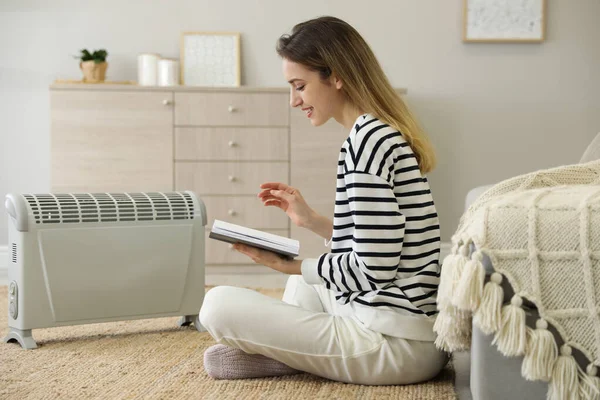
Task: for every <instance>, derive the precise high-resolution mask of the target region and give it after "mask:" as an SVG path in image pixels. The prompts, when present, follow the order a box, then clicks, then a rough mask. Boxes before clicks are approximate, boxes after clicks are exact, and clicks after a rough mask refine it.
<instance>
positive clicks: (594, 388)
mask: <svg viewBox="0 0 600 400" xmlns="http://www.w3.org/2000/svg"><path fill="white" fill-rule="evenodd" d="M579 373H580V377H579V380H580V382H579V397H580V398H581V399H585V400H600V378H598V369H597V368H596V366H594V364H590V365H588V366H587V368H586V373H583V372H582V371H581V370H579Z"/></svg>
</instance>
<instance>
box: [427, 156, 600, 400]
mask: <svg viewBox="0 0 600 400" xmlns="http://www.w3.org/2000/svg"><path fill="white" fill-rule="evenodd" d="M452 243H453V249H452V254H450V255H449V256H448V257H446V259H445V260H444V262H443V265H442V272H441V280H440V288H439V293H438V300H437V301H438V309H439V310H440V314H439V316H438V318H437V320H436V323H435V326H434V330H435V331H436V333H437V335H438V337H437V340H436V345H437V346H438V347H440V348H442V349H444V350H446V351H455V350H463V349H467V348H469V346H470V341H471V326H472V325H471V323H472V322H474V323H475V324H476V325H477V326H478V327H479V328H480V329H481V330H482V331H483V332H484V333H486V334H492V333H493V334H495V337H494V341H493V343H494V344H496V345H497V347H498V350H499V351H501V352H502V353H503V354H504V355H505V356H509V357H513V356H524V360H523V364H522V371H521V372H522V375H523V376H524V377H525V378H526V379H529V380H544V381H548V382H549V390H548V398H550V399H580V398H581V399H600V378H598V376H597V368H596V366H599V365H600V317H599V313H598V311H599V307H600V161H598V160H597V161H593V162H590V163H587V164H578V165H570V166H564V167H559V168H554V169H549V170H543V171H537V172H534V173H530V174H526V175H522V176H518V177H515V178H511V179H508V180H506V181H504V182H501V183H499V184H497V185H495V186H494V187H492V188H491V189H489V190H488V191H486V192H485V193H484V194H483V195H482V196H481V197H480V198H479V199H477V201H476V202H475V203H474V204H473V205H472V206H471V207H470V208H469V209H468V210H467V211H466V212H465V214H464V215H463V217H462V218H461V221H460V224H459V227H458V229H457V231H456V233H455V234H454V236H453V237H452ZM484 255H486V256H488V257H489V258H490V260H491V263H492V266H493V268H494V271H495V272H494V273H493V274H492V276H491V279H490V280H489V281H488V282H487V283H485V279H486V278H485V270H484V267H483V265H482V263H481V261H482V259H483V256H484ZM503 279H508V282H509V283H510V285H511V287H512V289H513V290H514V292H515V295H514V296H513V298H512V299H511V301H510V304H506V305H503V304H502V303H503V297H504V293H503V289H502V287H501V286H500V284H501V283H502V280H503ZM484 283H485V286H484ZM523 298H525V299H527V300H529V301H530V302H531V303H533V304H534V305H535V306H536V307H537V309H538V312H539V315H540V319H539V320H538V321H537V323H536V327H535V328H531V327H528V326H527V325H526V321H525V317H526V312H525V310H524V309H523ZM472 317H473V318H472ZM548 325H552V326H554V327H555V328H556V330H557V331H558V332H559V334H560V336H561V338H562V340H563V341H564V343H565V344H564V345H562V346H561V348H560V351H559V349H558V347H557V344H556V340H555V338H554V336H553V335H552V333H551V332H550V331H549V330H548V329H547V328H548ZM572 347H573V348H576V349H578V350H579V351H581V352H582V353H583V354H584V355H585V357H586V358H587V359H588V361H589V365H588V366H587V368H586V371H583V370H582V368H581V367H579V365H578V364H577V362H576V361H575V359H574V357H573V356H572V354H571V350H572Z"/></svg>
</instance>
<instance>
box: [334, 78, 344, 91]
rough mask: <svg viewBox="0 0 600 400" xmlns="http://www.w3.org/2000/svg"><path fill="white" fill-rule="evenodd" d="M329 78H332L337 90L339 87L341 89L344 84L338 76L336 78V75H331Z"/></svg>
mask: <svg viewBox="0 0 600 400" xmlns="http://www.w3.org/2000/svg"><path fill="white" fill-rule="evenodd" d="M331 79H332V80H333V84H334V85H335V88H336V89H338V90H339V89H341V88H342V87H343V86H344V84H343V82H342V80H341V79H340V78H338V77H337V76H335V75H332V76H331Z"/></svg>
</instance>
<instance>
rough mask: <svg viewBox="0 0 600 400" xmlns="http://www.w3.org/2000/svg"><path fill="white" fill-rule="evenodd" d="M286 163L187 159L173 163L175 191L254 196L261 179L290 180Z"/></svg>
mask: <svg viewBox="0 0 600 400" xmlns="http://www.w3.org/2000/svg"><path fill="white" fill-rule="evenodd" d="M288 169H289V163H287V162H237V163H232V162H203V161H198V162H186V161H178V162H176V163H175V188H176V190H192V191H194V192H196V194H198V195H254V196H255V195H257V194H258V192H259V191H260V184H261V183H264V182H283V183H287V182H288V181H289V178H288V176H289V174H288Z"/></svg>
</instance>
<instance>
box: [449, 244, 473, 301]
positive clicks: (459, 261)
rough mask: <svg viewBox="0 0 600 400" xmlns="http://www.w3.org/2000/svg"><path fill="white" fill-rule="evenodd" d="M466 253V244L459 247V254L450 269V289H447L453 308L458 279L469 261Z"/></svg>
mask: <svg viewBox="0 0 600 400" xmlns="http://www.w3.org/2000/svg"><path fill="white" fill-rule="evenodd" d="M468 252H469V250H468V244H463V245H462V246H461V247H460V250H459V254H458V255H456V258H455V259H454V263H453V265H452V268H451V269H450V276H451V279H450V287H449V288H448V292H449V297H450V302H451V303H452V305H454V306H456V294H457V292H458V284H459V283H460V277H461V276H462V274H463V271H464V269H465V265H466V264H467V261H469V259H468V257H467V255H468Z"/></svg>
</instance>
